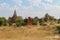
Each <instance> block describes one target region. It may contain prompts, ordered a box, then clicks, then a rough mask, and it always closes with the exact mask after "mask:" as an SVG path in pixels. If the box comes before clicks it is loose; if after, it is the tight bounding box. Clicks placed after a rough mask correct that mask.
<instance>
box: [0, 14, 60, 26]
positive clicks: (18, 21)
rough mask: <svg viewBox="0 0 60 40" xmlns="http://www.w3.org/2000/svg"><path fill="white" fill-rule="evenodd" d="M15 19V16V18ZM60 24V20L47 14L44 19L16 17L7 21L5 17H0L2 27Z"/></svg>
mask: <svg viewBox="0 0 60 40" xmlns="http://www.w3.org/2000/svg"><path fill="white" fill-rule="evenodd" d="M14 17H15V16H14ZM54 22H55V23H58V24H59V23H60V19H56V18H54V17H53V16H50V15H49V14H45V16H44V17H43V18H38V17H35V18H31V17H28V18H25V19H23V18H22V17H15V18H11V17H9V18H8V19H6V18H5V17H0V26H7V25H8V26H12V25H15V26H26V25H37V24H39V25H48V24H53V23H54Z"/></svg>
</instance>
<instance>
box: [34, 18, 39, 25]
mask: <svg viewBox="0 0 60 40" xmlns="http://www.w3.org/2000/svg"><path fill="white" fill-rule="evenodd" d="M38 21H39V18H38V17H35V18H34V19H33V25H37V22H38Z"/></svg>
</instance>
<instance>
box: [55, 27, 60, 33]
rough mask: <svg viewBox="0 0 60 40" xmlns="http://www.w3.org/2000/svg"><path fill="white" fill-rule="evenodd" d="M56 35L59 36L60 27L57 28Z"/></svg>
mask: <svg viewBox="0 0 60 40" xmlns="http://www.w3.org/2000/svg"><path fill="white" fill-rule="evenodd" d="M56 33H57V34H60V26H57V27H56Z"/></svg>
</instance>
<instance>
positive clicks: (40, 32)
mask: <svg viewBox="0 0 60 40" xmlns="http://www.w3.org/2000/svg"><path fill="white" fill-rule="evenodd" d="M50 35H51V33H50V30H45V28H43V27H42V26H38V27H37V26H24V27H23V26H22V27H12V26H11V27H8V26H3V27H0V40H58V39H54V38H53V39H51V38H46V37H47V36H50Z"/></svg>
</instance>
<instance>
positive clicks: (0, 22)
mask: <svg viewBox="0 0 60 40" xmlns="http://www.w3.org/2000/svg"><path fill="white" fill-rule="evenodd" d="M2 25H6V19H5V18H0V26H2Z"/></svg>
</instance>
